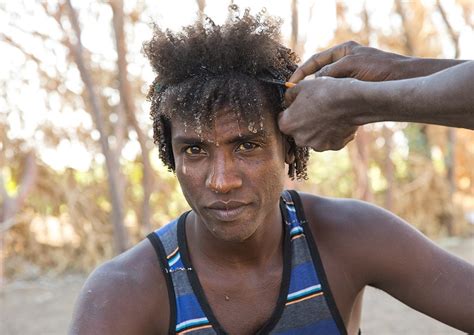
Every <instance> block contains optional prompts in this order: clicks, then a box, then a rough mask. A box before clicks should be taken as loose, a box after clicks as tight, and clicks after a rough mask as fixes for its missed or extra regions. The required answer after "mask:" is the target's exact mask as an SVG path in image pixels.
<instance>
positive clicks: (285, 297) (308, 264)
mask: <svg viewBox="0 0 474 335" xmlns="http://www.w3.org/2000/svg"><path fill="white" fill-rule="evenodd" d="M280 210H281V213H282V217H283V222H284V234H285V238H284V242H283V243H284V245H283V277H282V283H281V287H280V293H279V297H278V301H277V306H276V308H275V310H274V311H273V314H272V316H271V317H270V319H269V320H268V321H267V322H266V323H265V325H264V326H263V327H262V328H261V329H260V330H259V331H258V332H257V334H259V335H261V334H279V335H293V334H295V335H296V334H312V335H315V334H316V335H317V334H324V335H333V334H334V335H336V334H337V335H342V334H347V332H346V329H345V326H344V323H343V321H342V318H341V316H340V314H339V312H338V310H337V307H336V304H335V302H334V299H333V297H332V294H331V291H330V290H329V285H328V282H327V279H326V275H325V273H324V269H323V265H322V262H321V259H320V257H319V253H318V250H317V247H316V244H315V242H314V239H313V237H312V235H311V232H310V229H309V227H308V223H307V221H306V219H305V215H304V212H303V207H302V205H301V200H300V198H299V196H298V194H297V193H296V192H295V191H284V192H283V193H282V196H281V198H280ZM188 213H189V212H187V213H185V214H183V215H181V217H180V218H179V219H177V220H174V221H171V222H170V223H168V224H167V225H165V226H164V227H162V228H160V229H158V230H156V231H155V232H153V233H151V234H149V235H148V236H147V237H148V239H149V240H150V242H151V243H152V245H153V247H154V248H155V250H156V253H157V255H158V259H159V262H160V266H161V269H162V270H163V272H164V274H165V279H166V283H167V286H168V296H169V299H170V301H169V303H170V326H169V334H191V335H204V334H206V335H207V334H219V335H222V334H227V333H226V331H225V330H224V329H223V328H222V327H221V326H220V324H219V322H218V320H217V319H216V317H215V316H214V314H213V312H212V310H211V307H210V305H209V303H208V302H207V299H206V296H205V294H204V291H203V288H202V287H201V285H200V283H199V279H198V276H197V274H196V272H195V271H194V270H193V266H192V264H191V262H190V258H189V254H188V250H187V246H186V233H185V227H184V224H185V219H186V216H187V214H188Z"/></svg>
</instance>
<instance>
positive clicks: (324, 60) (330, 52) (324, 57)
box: [289, 41, 359, 83]
mask: <svg viewBox="0 0 474 335" xmlns="http://www.w3.org/2000/svg"><path fill="white" fill-rule="evenodd" d="M358 45H359V44H357V43H356V42H353V41H349V42H345V43H342V44H339V45H336V46H335V47H332V48H330V49H327V50H325V51H322V52H320V53H317V54H314V55H313V56H311V57H310V58H309V59H308V60H307V61H306V62H304V63H303V65H301V66H300V67H298V68H297V69H296V71H295V72H294V73H293V75H292V76H291V77H290V79H289V81H291V82H292V83H297V82H299V81H301V80H302V79H304V78H305V77H306V76H309V75H310V74H313V73H315V72H317V71H319V70H320V69H321V68H323V67H324V66H326V65H328V64H331V63H333V62H336V61H338V60H339V59H341V58H343V57H344V56H347V55H349V54H351V53H352V49H353V48H354V47H356V46H358Z"/></svg>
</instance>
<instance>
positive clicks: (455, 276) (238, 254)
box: [69, 110, 474, 335]
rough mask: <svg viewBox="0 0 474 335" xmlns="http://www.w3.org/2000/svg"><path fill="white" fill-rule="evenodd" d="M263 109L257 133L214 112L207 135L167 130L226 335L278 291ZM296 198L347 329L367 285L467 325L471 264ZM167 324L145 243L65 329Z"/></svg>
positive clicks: (472, 293) (278, 186) (274, 184)
mask: <svg viewBox="0 0 474 335" xmlns="http://www.w3.org/2000/svg"><path fill="white" fill-rule="evenodd" d="M262 113H263V116H264V120H265V121H264V132H257V133H253V132H251V131H249V130H248V129H247V127H245V126H243V125H245V124H244V123H243V122H242V121H240V124H239V123H238V122H237V120H236V118H235V117H234V116H233V115H232V113H226V111H225V110H224V111H222V113H220V114H219V113H218V115H217V117H216V119H215V120H216V121H215V127H214V130H212V131H207V132H203V133H202V134H201V136H200V135H198V134H196V133H194V132H193V131H192V130H189V129H190V127H188V128H187V129H188V130H187V131H185V128H184V126H183V125H182V124H181V123H179V122H178V121H176V120H174V121H173V122H174V123H173V124H172V144H173V154H174V156H175V159H176V171H177V177H178V180H179V182H180V185H181V187H182V189H183V193H184V194H185V196H186V199H187V200H188V202H189V204H190V206H191V208H192V209H193V211H192V212H191V214H190V215H189V216H188V217H187V220H186V235H187V243H188V246H189V250H190V255H191V258H192V259H191V261H192V263H193V266H194V268H195V271H196V272H197V274H198V277H199V280H200V282H201V285H202V286H203V288H204V292H205V295H206V297H207V299H208V301H209V303H210V306H211V308H212V310H213V312H214V314H215V315H216V317H217V319H218V320H219V323H220V324H221V325H222V326H223V327H224V329H225V330H226V331H227V332H228V333H229V334H239V335H240V334H254V333H255V331H256V330H257V329H259V328H260V327H261V326H262V325H263V324H264V323H265V322H266V321H267V320H268V318H269V317H270V315H271V314H272V311H273V310H274V308H275V304H276V300H277V296H278V292H279V289H280V285H281V277H282V266H283V260H282V221H281V220H282V218H281V216H280V212H279V209H278V198H279V195H280V192H281V191H282V190H283V180H284V177H285V175H286V172H285V162H286V163H288V162H290V161H291V160H292V159H293V158H292V155H291V153H290V152H288V149H287V145H286V144H285V143H286V142H285V141H284V137H283V134H282V133H281V132H280V131H279V130H278V128H277V123H276V120H275V119H274V117H273V116H271V115H270V113H269V112H268V111H263V112H262ZM183 166H185V167H186V172H184V169H183ZM301 196H302V201H303V206H304V209H305V212H306V215H307V219H308V221H309V227H310V229H311V231H312V233H313V235H314V237H315V240H316V243H317V246H318V248H319V251H320V255H321V259H322V262H323V265H324V267H325V271H326V274H327V277H328V281H329V283H330V286H331V290H332V292H333V295H334V299H335V301H336V304H337V307H338V309H339V311H340V313H341V316H342V319H343V321H344V324H345V325H346V328H347V330H348V334H351V335H352V334H357V331H358V329H359V327H360V326H361V325H360V317H361V307H362V296H363V291H364V288H365V286H367V285H371V286H374V287H377V288H379V289H381V290H384V291H386V292H387V293H389V294H391V295H392V296H394V297H395V298H397V299H399V300H401V301H402V302H404V303H406V304H407V305H409V306H411V307H413V308H415V309H417V310H419V311H421V312H423V313H425V314H428V315H430V316H432V317H434V318H436V319H438V320H440V321H441V322H444V323H447V324H449V325H451V326H453V327H455V328H458V329H460V330H463V331H472V330H474V320H473V318H472V311H473V310H474V282H473V281H472V278H473V277H474V267H473V266H472V265H470V264H468V263H467V262H465V261H464V260H461V259H459V258H457V257H455V256H453V255H451V254H449V253H447V252H445V251H444V250H442V249H440V248H439V247H437V246H436V245H434V244H433V243H432V242H431V241H429V240H428V239H427V238H425V237H424V236H423V235H422V234H420V233H419V232H418V231H416V230H415V229H413V228H412V227H411V226H410V225H408V224H407V223H405V222H404V221H403V220H401V219H400V218H398V217H396V216H395V215H393V214H391V213H389V212H387V211H385V210H383V209H380V208H378V207H375V206H372V205H370V204H367V203H364V202H361V201H356V200H349V199H331V198H324V197H318V196H314V195H310V194H301ZM223 203H224V204H227V205H228V208H226V206H225V205H224V206H222V204H223ZM239 206H244V207H245V211H240V210H238V207H239ZM213 207H216V208H213ZM169 322H170V307H169V304H168V293H167V288H166V283H165V279H164V275H163V273H162V272H161V270H160V267H159V264H158V260H157V257H156V255H155V252H154V250H153V248H152V245H151V244H150V243H149V241H148V240H144V241H142V242H140V243H139V244H138V245H136V246H135V247H133V248H131V249H130V250H128V251H127V252H125V253H124V254H122V255H120V256H118V257H116V258H114V259H113V260H111V261H109V262H107V263H105V264H104V265H101V266H100V267H99V268H98V269H97V270H95V271H94V272H93V273H92V274H91V276H90V277H89V279H88V280H87V282H86V284H85V286H84V288H83V289H82V291H81V294H80V296H79V298H78V301H77V304H76V308H75V312H74V315H73V322H72V325H71V328H70V332H69V333H70V334H87V335H91V334H101V335H108V334H111V335H112V334H113V335H117V334H167V333H168V328H169ZM362 327H363V325H362Z"/></svg>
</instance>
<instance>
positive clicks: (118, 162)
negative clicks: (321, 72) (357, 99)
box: [0, 0, 474, 278]
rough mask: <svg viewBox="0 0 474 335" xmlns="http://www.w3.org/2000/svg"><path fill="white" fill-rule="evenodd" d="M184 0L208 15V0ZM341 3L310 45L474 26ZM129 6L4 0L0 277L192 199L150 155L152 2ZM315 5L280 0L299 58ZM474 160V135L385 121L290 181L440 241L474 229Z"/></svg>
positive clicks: (461, 4) (425, 48) (442, 9)
mask: <svg viewBox="0 0 474 335" xmlns="http://www.w3.org/2000/svg"><path fill="white" fill-rule="evenodd" d="M189 3H190V5H191V4H192V5H193V6H195V11H197V9H198V8H200V9H201V10H204V12H207V8H206V2H205V1H204V0H199V1H196V2H194V1H191V0H190V1H189ZM235 3H237V4H239V2H238V1H235ZM446 3H447V5H446ZM349 4H350V2H349V1H347V2H342V1H335V2H334V4H333V5H334V8H333V9H334V10H335V20H336V24H337V25H336V27H335V30H334V34H333V37H332V38H331V39H330V40H329V41H328V42H327V44H326V45H323V46H321V47H320V48H318V50H319V49H323V48H325V47H329V46H333V45H335V44H337V43H340V42H343V41H346V40H350V39H352V40H357V41H359V42H361V43H363V44H365V45H372V46H375V47H378V48H382V49H385V50H392V51H394V52H397V53H402V54H406V55H416V56H423V57H458V56H459V52H460V51H459V50H460V42H459V37H460V31H461V29H463V31H470V32H471V33H472V31H473V29H474V4H473V3H472V2H471V1H462V0H459V1H454V0H453V1H450V2H449V1H444V2H440V1H431V2H427V1H421V0H414V1H409V2H402V1H393V3H392V6H391V8H390V13H388V14H387V19H386V22H383V24H382V25H380V23H377V22H374V21H375V20H372V18H373V17H375V15H376V11H377V7H374V8H372V9H369V7H368V6H367V3H366V2H363V1H361V2H360V6H359V5H349ZM126 5H127V6H126V7H125V8H124V4H123V2H122V1H121V0H108V1H85V2H80V5H79V3H74V5H73V4H71V2H70V1H69V0H65V1H63V0H60V1H58V2H52V1H36V2H34V1H27V0H24V1H16V2H8V3H4V4H1V5H0V15H1V18H3V19H4V22H7V24H6V27H7V28H8V29H4V30H2V32H0V48H1V50H4V51H5V53H7V54H8V55H10V59H11V64H5V63H3V64H2V65H1V67H2V69H1V75H2V76H1V80H0V85H1V86H0V87H1V92H2V94H1V95H0V201H1V202H0V248H1V250H2V254H1V257H2V260H3V262H1V263H2V264H4V268H3V269H0V270H1V271H0V272H3V273H4V275H5V276H7V277H12V276H34V275H37V274H39V273H41V272H54V273H57V272H62V271H71V270H75V271H89V270H91V269H92V268H93V267H94V266H96V265H97V264H98V263H100V262H102V261H104V260H105V259H108V258H111V257H112V256H113V255H115V254H116V253H118V252H120V251H123V250H125V249H126V248H128V247H130V246H131V245H133V244H134V243H136V242H137V241H139V240H140V239H142V238H143V237H144V236H145V235H146V233H147V232H149V231H150V230H151V229H154V228H157V227H159V226H160V225H163V224H165V223H166V222H168V221H169V220H170V219H172V218H174V217H176V216H177V215H179V214H180V213H181V212H182V211H183V210H185V209H186V208H187V204H186V202H185V200H184V199H183V196H182V195H181V192H180V189H179V185H178V183H177V181H176V179H175V178H174V176H173V174H171V173H170V172H168V171H166V169H165V168H164V167H163V166H162V165H161V164H160V162H159V160H158V159H157V157H158V154H157V151H156V149H155V148H154V145H153V143H152V139H151V132H150V131H151V122H150V121H149V119H148V115H147V109H148V104H147V103H146V102H145V101H144V97H145V93H146V91H147V85H148V84H149V83H151V80H152V78H153V75H152V73H151V69H150V67H149V66H148V65H147V64H146V60H145V59H144V57H143V56H142V55H141V54H140V48H141V43H142V42H143V41H144V40H145V39H147V38H149V36H150V35H149V34H150V25H149V22H150V16H152V15H153V13H154V12H153V11H152V8H153V6H154V3H152V2H151V1H145V0H142V1H140V0H137V1H130V2H127V4H126ZM75 6H77V8H76V7H75ZM317 6H318V3H315V2H314V1H306V2H301V3H299V4H297V2H296V0H292V1H288V13H289V15H288V17H284V18H283V19H285V20H288V21H290V22H291V34H290V36H289V37H288V39H287V40H286V42H285V43H286V44H288V45H290V46H291V47H292V48H293V49H295V50H297V51H298V52H300V53H301V54H303V53H304V52H306V53H308V52H309V53H310V54H311V53H314V52H316V51H318V50H307V49H306V48H307V43H306V42H307V39H308V38H309V37H308V35H309V34H311V30H312V29H313V28H312V26H311V22H312V21H311V15H312V14H311V13H313V12H315V11H318V7H317ZM267 7H268V9H269V12H270V14H271V13H272V11H271V9H272V5H271V3H270V2H269V3H268V4H267ZM258 9H259V8H257V10H258ZM224 10H225V7H224ZM306 12H310V15H309V18H308V17H303V15H301V13H306ZM453 13H455V14H456V15H457V16H456V17H455V18H454V17H453V15H454V14H453ZM290 14H291V15H290ZM323 14H324V13H323ZM324 15H325V14H324ZM327 15H329V14H327ZM199 17H200V18H201V19H202V15H200V16H199ZM305 19H308V22H305V21H304V20H305ZM454 20H456V24H454V22H453V21H454ZM459 20H461V21H462V23H460V21H459ZM303 35H304V36H305V37H302V36H303ZM471 36H472V34H471ZM94 41H95V42H94ZM97 41H99V42H97ZM446 45H448V47H446ZM446 49H447V50H448V51H449V52H448V51H446ZM451 50H452V52H451ZM2 54H4V53H3V52H2ZM473 166H474V133H473V132H472V131H467V130H463V129H448V128H444V127H437V126H431V125H418V124H411V125H407V124H398V123H383V124H382V123H381V124H373V125H367V126H364V127H362V128H361V129H360V130H359V133H358V136H357V137H356V140H355V141H354V142H353V143H351V144H349V145H348V147H347V148H345V149H343V150H341V151H339V152H327V153H313V154H312V158H311V162H310V167H309V180H308V181H305V182H301V183H300V182H294V181H290V180H288V182H287V186H288V187H291V188H296V189H298V190H301V191H307V192H312V193H317V194H321V195H326V196H334V197H353V198H358V199H362V200H367V201H373V202H375V203H377V204H378V205H380V206H383V207H385V208H387V209H389V210H391V211H393V212H395V213H396V214H398V215H400V216H401V217H403V218H404V219H406V220H407V221H409V222H410V223H412V224H413V225H415V226H416V227H418V228H419V229H420V230H421V231H423V232H424V233H425V234H427V235H429V236H431V237H434V238H436V237H440V236H454V235H456V236H463V235H466V234H470V233H472V231H471V229H472V228H471V227H472V225H469V224H468V223H467V220H466V215H467V214H469V213H471V215H474V214H472V213H473V212H474V169H473V168H472V167H473ZM1 276H2V275H1V274H0V278H1Z"/></svg>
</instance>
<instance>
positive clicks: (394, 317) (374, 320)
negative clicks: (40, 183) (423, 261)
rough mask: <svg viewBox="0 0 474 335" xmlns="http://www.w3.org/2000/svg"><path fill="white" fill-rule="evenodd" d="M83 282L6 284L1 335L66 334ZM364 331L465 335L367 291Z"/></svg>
mask: <svg viewBox="0 0 474 335" xmlns="http://www.w3.org/2000/svg"><path fill="white" fill-rule="evenodd" d="M439 244H440V246H441V247H443V248H445V249H448V250H450V251H451V252H453V253H455V254H457V255H458V256H460V257H462V258H464V259H466V260H468V261H469V262H471V263H474V238H471V239H463V240H460V239H447V240H443V241H440V242H439ZM84 280H85V276H84V275H77V274H76V275H72V274H71V275H63V276H61V277H56V278H47V277H41V278H38V279H35V280H22V281H20V280H17V281H14V282H10V283H7V284H6V285H5V286H4V288H3V289H2V290H1V291H0V334H2V335H20V334H21V335H30V334H35V335H56V334H57V335H59V334H66V333H67V328H68V324H69V322H70V319H71V314H72V310H73V305H74V301H75V299H76V296H77V294H78V292H79V290H80V288H81V286H82V284H83V282H84ZM473 280H474V278H473ZM473 314H474V311H473ZM362 331H363V334H364V335H365V334H384V335H396V334H404V335H412V334H413V335H414V334H440V335H441V334H442V335H450V334H453V335H454V334H463V333H462V332H460V331H457V330H455V329H453V328H451V327H448V326H446V325H444V324H442V323H439V322H438V321H436V320H433V319H431V318H429V317H427V316H425V315H423V314H420V313H418V312H416V311H414V310H413V309H411V308H409V307H407V306H405V305H403V304H402V303H400V302H398V301H397V300H395V299H393V298H392V297H390V296H388V295H387V294H385V293H384V292H381V291H377V290H375V289H372V288H367V289H366V293H365V299H364V311H363V315H362Z"/></svg>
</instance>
